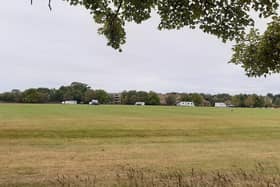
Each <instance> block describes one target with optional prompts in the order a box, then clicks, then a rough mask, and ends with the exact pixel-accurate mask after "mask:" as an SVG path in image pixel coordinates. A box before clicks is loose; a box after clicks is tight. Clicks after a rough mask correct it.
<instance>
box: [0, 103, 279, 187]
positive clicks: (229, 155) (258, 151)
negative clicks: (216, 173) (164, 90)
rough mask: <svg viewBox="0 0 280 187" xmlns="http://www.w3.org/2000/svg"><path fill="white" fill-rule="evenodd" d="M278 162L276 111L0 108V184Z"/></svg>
mask: <svg viewBox="0 0 280 187" xmlns="http://www.w3.org/2000/svg"><path fill="white" fill-rule="evenodd" d="M258 162H261V163H264V164H266V165H268V166H279V165H280V164H279V163H280V110H277V109H229V108H221V109H218V108H181V107H149V106H145V107H135V106H87V105H18V104H1V105H0V165H1V168H0V184H6V183H10V182H14V181H18V182H24V183H28V182H38V181H41V180H45V179H51V178H53V177H54V176H56V175H58V174H66V175H97V176H99V177H100V178H102V177H103V178H110V177H112V176H113V175H114V173H115V172H116V171H119V170H122V169H123V168H131V167H133V168H142V169H144V170H155V171H169V170H176V169H182V170H189V169H190V168H198V169H203V170H205V171H211V170H215V169H221V170H230V169H234V168H243V169H252V168H253V167H254V165H255V164H256V163H258Z"/></svg>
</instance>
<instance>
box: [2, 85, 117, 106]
mask: <svg viewBox="0 0 280 187" xmlns="http://www.w3.org/2000/svg"><path fill="white" fill-rule="evenodd" d="M92 99H97V100H98V101H99V102H100V103H101V104H108V103H110V102H111V99H112V98H111V96H110V95H109V94H108V93H107V92H106V91H105V90H93V89H91V88H90V87H89V86H88V85H87V84H84V83H79V82H73V83H71V84H70V85H69V86H61V87H60V88H59V89H49V88H30V89H27V90H25V91H23V92H21V91H20V90H12V91H11V92H5V93H2V94H0V101H2V102H10V103H58V102H61V101H65V100H76V101H78V103H89V102H90V101H91V100H92Z"/></svg>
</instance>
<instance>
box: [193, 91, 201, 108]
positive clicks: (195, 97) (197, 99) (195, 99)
mask: <svg viewBox="0 0 280 187" xmlns="http://www.w3.org/2000/svg"><path fill="white" fill-rule="evenodd" d="M191 97H192V101H193V102H194V104H195V106H201V105H202V103H203V97H202V96H201V95H200V94H197V93H194V94H191Z"/></svg>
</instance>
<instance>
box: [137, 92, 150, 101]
mask: <svg viewBox="0 0 280 187" xmlns="http://www.w3.org/2000/svg"><path fill="white" fill-rule="evenodd" d="M148 95H149V94H148V93H147V92H144V91H139V92H137V93H136V98H137V99H136V100H137V101H139V102H147V100H148Z"/></svg>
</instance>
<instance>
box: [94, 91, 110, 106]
mask: <svg viewBox="0 0 280 187" xmlns="http://www.w3.org/2000/svg"><path fill="white" fill-rule="evenodd" d="M94 99H97V100H98V101H99V103H100V104H108V103H110V102H111V96H110V95H109V94H108V93H107V92H106V91H105V90H95V96H94Z"/></svg>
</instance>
